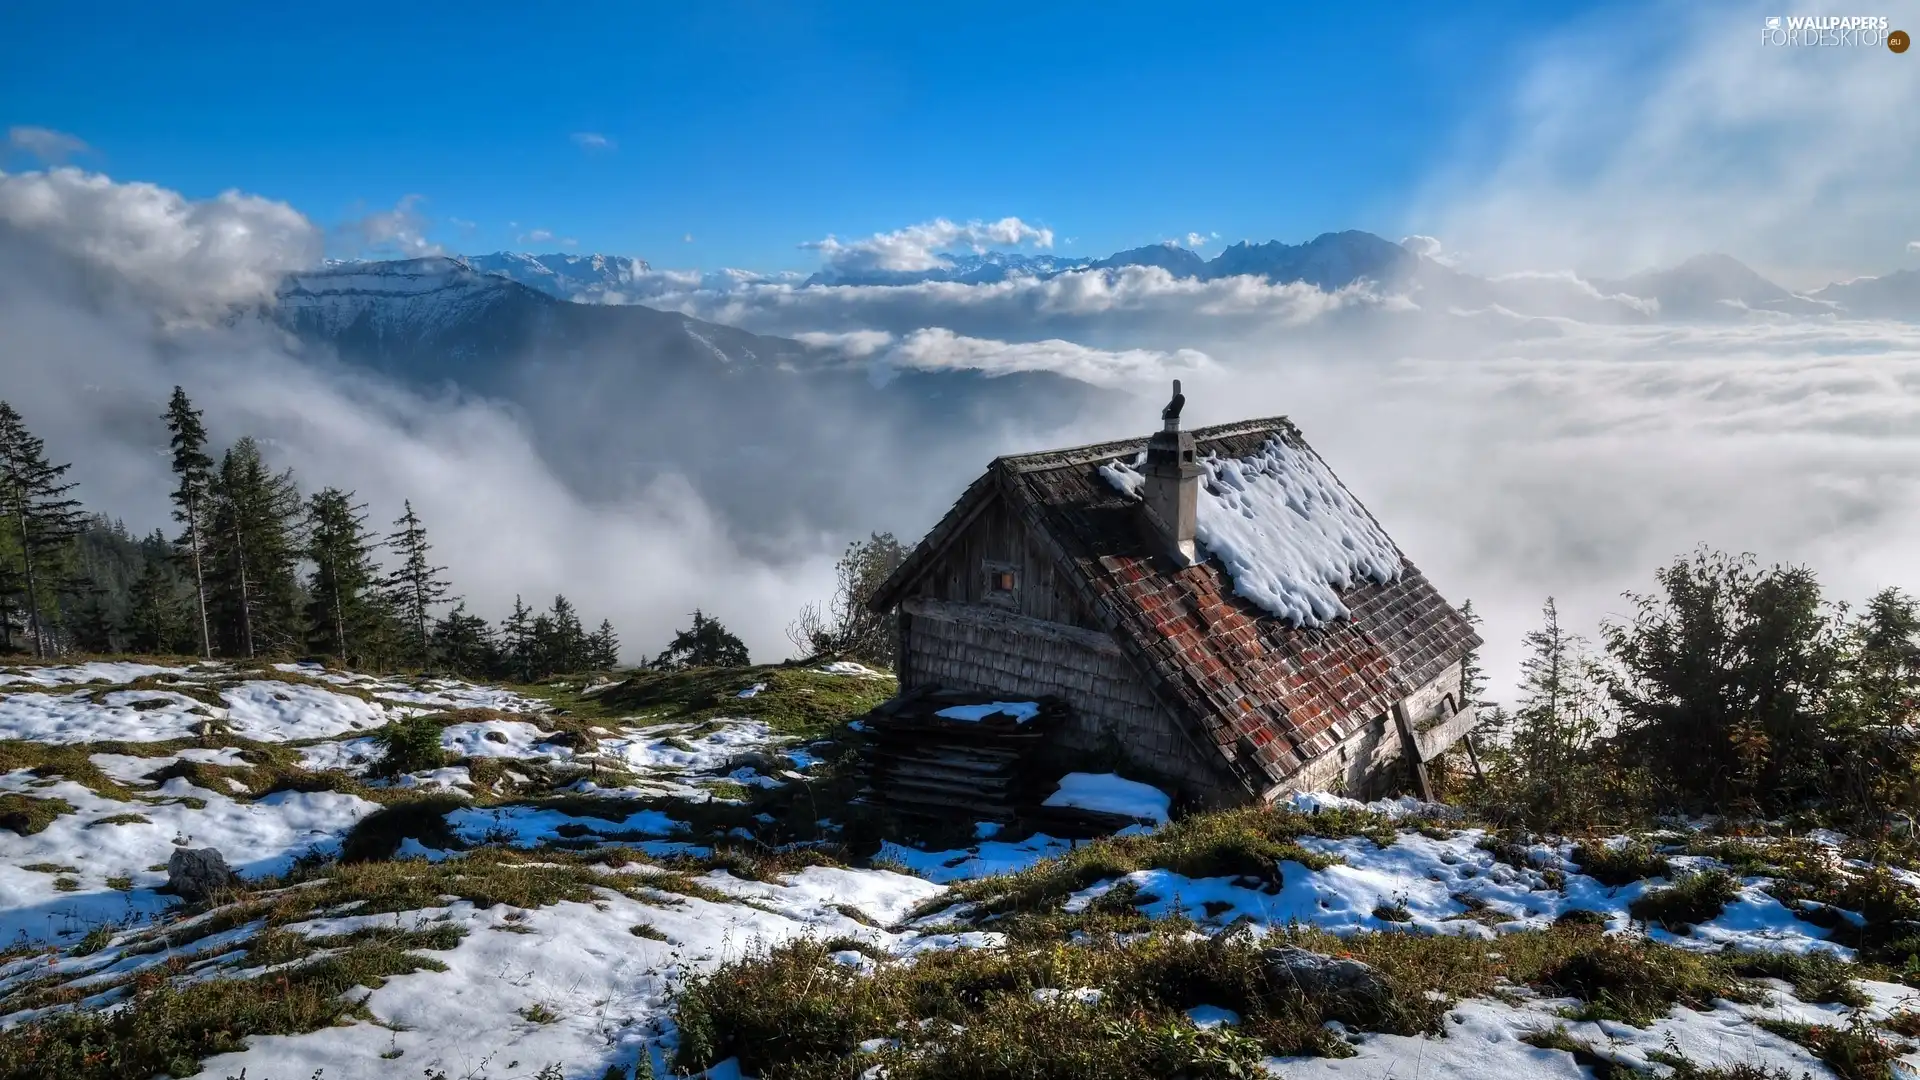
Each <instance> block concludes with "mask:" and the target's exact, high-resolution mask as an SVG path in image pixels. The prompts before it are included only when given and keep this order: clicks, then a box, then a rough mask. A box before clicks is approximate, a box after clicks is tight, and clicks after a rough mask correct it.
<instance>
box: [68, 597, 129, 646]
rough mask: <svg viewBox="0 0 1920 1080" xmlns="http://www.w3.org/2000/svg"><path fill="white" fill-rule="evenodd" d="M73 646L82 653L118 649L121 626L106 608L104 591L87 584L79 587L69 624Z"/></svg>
mask: <svg viewBox="0 0 1920 1080" xmlns="http://www.w3.org/2000/svg"><path fill="white" fill-rule="evenodd" d="M68 633H69V635H70V636H71V639H72V644H73V647H74V648H76V649H78V650H80V651H81V652H88V653H111V652H119V651H120V650H119V647H118V646H119V640H120V627H119V626H118V625H117V624H116V623H115V622H114V618H113V612H112V610H111V609H110V608H109V607H108V602H107V590H105V589H102V588H99V587H97V586H96V587H89V588H83V589H81V590H80V594H79V603H78V604H77V605H76V606H75V609H74V611H73V619H72V621H71V622H70V623H69V624H68Z"/></svg>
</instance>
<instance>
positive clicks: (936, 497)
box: [264, 258, 1124, 555]
mask: <svg viewBox="0 0 1920 1080" xmlns="http://www.w3.org/2000/svg"><path fill="white" fill-rule="evenodd" d="M264 314H265V315H266V317H268V318H270V319H271V320H272V321H273V322H274V323H275V324H277V325H278V326H280V327H281V328H283V329H284V330H286V331H288V332H290V333H291V334H292V335H293V336H295V337H296V338H297V339H299V341H301V342H303V343H305V345H306V346H307V347H310V348H316V349H322V350H327V351H331V352H334V353H337V354H338V356H339V357H340V358H341V359H342V360H344V361H346V362H348V363H350V364H354V365H357V366H362V367H367V368H372V369H374V370H378V371H382V372H385V373H387V374H389V375H392V376H394V377H396V378H399V379H401V380H403V381H405V382H408V383H411V384H415V385H425V386H431V387H444V386H446V385H448V384H451V385H452V386H454V387H456V388H459V389H461V390H464V391H469V392H477V393H479V394H482V395H485V396H487V397H491V398H497V399H504V400H506V401H509V402H511V403H512V404H513V405H514V406H515V408H516V409H517V410H518V411H519V412H520V413H522V414H523V415H524V416H525V417H526V419H527V421H528V423H527V425H526V430H527V433H528V435H529V436H530V437H531V438H533V439H534V441H535V443H536V445H537V446H538V447H539V449H540V450H541V452H542V456H543V457H544V458H545V459H546V460H547V462H548V463H549V465H550V466H551V467H552V468H554V470H555V471H556V472H557V473H558V474H559V475H560V476H561V477H562V478H563V479H564V480H565V481H567V482H568V483H569V484H570V485H572V486H574V487H575V488H576V489H578V490H581V491H588V492H595V493H605V494H606V495H607V496H608V497H617V496H618V494H619V493H621V492H626V491H631V490H634V489H636V488H637V487H639V486H641V485H645V484H647V483H649V482H652V481H654V480H658V479H661V478H663V477H667V476H678V477H683V478H685V479H687V480H688V481H690V482H692V483H693V484H694V485H695V486H696V487H697V488H698V489H699V490H700V491H701V493H702V495H703V497H704V500H705V502H706V503H707V505H709V506H711V507H713V508H715V509H716V510H718V511H719V512H720V513H722V514H723V515H724V516H725V517H726V518H727V519H728V520H729V521H731V522H733V523H734V524H735V525H737V526H739V528H740V535H739V537H738V539H739V540H740V541H741V542H742V543H745V544H748V545H749V546H751V545H753V544H756V543H762V542H764V543H766V544H768V545H769V547H768V548H767V549H766V550H764V551H759V552H758V553H760V554H763V555H778V554H779V552H780V551H782V550H784V549H783V548H781V547H780V545H781V544H783V543H785V542H787V541H788V540H790V539H791V536H792V532H791V530H793V529H796V528H800V529H807V530H813V529H820V528H827V529H839V530H845V529H848V528H855V531H857V528H856V527H855V524H854V523H857V522H859V521H862V520H870V519H871V512H872V507H871V502H870V500H871V497H872V496H871V492H872V491H874V490H876V489H880V488H882V487H883V486H884V487H885V488H886V489H887V490H898V489H900V488H902V487H903V486H906V485H903V484H902V482H901V473H902V470H903V469H906V468H908V467H909V466H908V465H906V464H904V460H905V459H903V457H902V456H901V454H900V453H899V452H897V448H903V447H913V448H914V451H915V453H917V454H923V455H935V456H938V455H941V454H959V455H961V459H960V460H961V461H962V462H963V463H964V465H965V467H966V468H973V467H975V466H977V465H978V464H980V463H982V462H984V461H986V460H987V459H988V458H990V457H991V456H992V455H993V454H994V453H997V452H999V449H1000V446H1001V444H999V443H997V442H995V440H996V439H997V438H999V437H1000V433H1002V432H1005V431H1012V430H1017V431H1022V432H1027V433H1029V437H1030V433H1031V432H1033V431H1047V430H1053V429H1056V428H1058V427H1060V426H1062V425H1066V424H1070V423H1072V422H1074V421H1076V420H1078V419H1081V418H1083V417H1085V416H1086V415H1088V414H1089V413H1091V412H1093V411H1095V410H1097V409H1101V408H1104V407H1106V406H1109V405H1111V404H1113V403H1115V402H1117V401H1119V400H1122V399H1123V397H1124V395H1121V394H1119V393H1118V392H1117V391H1110V390H1104V389H1100V388H1098V387H1095V386H1092V385H1089V384H1087V383H1083V382H1079V381H1076V380H1074V379H1071V378H1068V377H1066V376H1063V375H1056V374H1053V373H1051V372H1045V371H1032V372H1017V373H1013V374H1007V375H1001V376H989V375H987V374H985V373H983V372H980V371H968V370H941V371H917V370H896V371H893V372H891V373H890V374H891V377H890V378H887V379H884V380H883V379H876V378H874V377H872V375H871V373H870V370H869V366H868V364H867V363H865V362H861V361H855V360H853V359H850V358H848V357H846V356H843V355H841V354H839V353H837V352H835V351H832V350H825V349H813V348H809V347H808V346H806V345H803V344H801V343H800V342H797V341H793V340H790V339H787V338H779V337H770V336H764V335H759V334H751V333H748V332H746V331H744V330H739V329H736V328H734V327H730V326H722V325H719V324H717V323H710V322H703V321H701V320H699V319H695V318H691V317H689V316H686V315H681V314H677V313H673V312H665V311H657V310H654V309H653V308H648V307H643V306H640V305H637V304H623V305H609V304H582V303H572V302H569V301H565V300H559V299H555V298H554V297H552V296H548V295H546V294H545V293H542V292H539V291H536V290H535V289H533V288H530V287H528V286H525V285H521V284H519V283H518V282H515V281H511V280H509V279H507V278H505V277H501V276H498V275H494V274H487V273H482V272H480V271H478V270H476V269H474V268H473V267H472V266H470V265H468V264H467V263H466V262H465V261H463V260H459V259H450V258H433V259H410V260H403V261H397V262H387V263H359V264H338V265H333V266H330V267H327V268H324V269H321V270H316V271H312V272H308V273H302V274H296V275H293V276H291V277H289V278H288V279H287V280H286V282H285V284H284V285H283V286H282V288H281V290H280V292H279V299H278V303H277V304H275V305H274V306H273V308H272V309H271V310H270V311H269V312H266V313H264ZM916 497H924V499H925V500H927V503H928V506H927V512H929V513H931V512H933V509H934V504H936V503H942V504H943V503H944V502H946V501H949V500H951V498H952V493H951V492H948V491H945V490H943V489H940V488H937V487H933V486H928V487H927V488H926V489H925V491H924V492H919V493H918V494H917V495H916ZM756 550H757V549H756Z"/></svg>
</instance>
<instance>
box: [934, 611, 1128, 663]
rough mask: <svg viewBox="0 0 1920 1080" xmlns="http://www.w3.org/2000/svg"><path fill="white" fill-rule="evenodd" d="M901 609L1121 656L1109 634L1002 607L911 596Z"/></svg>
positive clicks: (964, 624) (965, 624)
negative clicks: (1037, 617)
mask: <svg viewBox="0 0 1920 1080" xmlns="http://www.w3.org/2000/svg"><path fill="white" fill-rule="evenodd" d="M900 607H901V610H903V611H905V612H907V613H908V614H909V615H913V616H915V617H916V618H922V619H931V620H933V621H935V622H945V623H952V624H955V625H958V626H963V627H966V628H968V629H972V630H978V631H983V632H988V633H1013V634H1022V635H1025V636H1027V637H1029V638H1032V639H1034V640H1036V641H1040V642H1055V643H1059V644H1065V645H1073V646H1076V647H1078V648H1082V649H1086V650H1089V651H1091V652H1096V653H1101V654H1104V655H1108V656H1118V655H1120V646H1119V645H1118V644H1117V643H1115V642H1114V640H1113V638H1112V637H1110V636H1108V635H1106V634H1102V633H1099V632H1097V631H1093V630H1083V629H1081V628H1080V627H1078V626H1069V625H1067V624H1066V623H1059V622H1051V621H1048V620H1046V619H1036V618H1033V617H1031V616H1028V615H1022V614H1019V613H1018V612H1013V611H1006V610H1002V609H1000V608H990V607H985V606H981V605H975V604H956V603H953V602H952V601H947V600H933V599H929V598H927V597H923V596H910V597H908V598H907V599H905V600H903V601H901V603H900Z"/></svg>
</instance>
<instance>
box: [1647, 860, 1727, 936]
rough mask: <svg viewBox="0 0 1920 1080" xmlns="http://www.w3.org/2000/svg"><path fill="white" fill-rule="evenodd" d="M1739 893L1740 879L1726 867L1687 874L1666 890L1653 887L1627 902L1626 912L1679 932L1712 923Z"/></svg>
mask: <svg viewBox="0 0 1920 1080" xmlns="http://www.w3.org/2000/svg"><path fill="white" fill-rule="evenodd" d="M1739 895H1740V882H1739V881H1737V880H1735V878H1734V876H1733V875H1732V874H1729V873H1727V872H1726V871H1725V870H1706V871H1702V872H1700V873H1696V874H1685V875H1682V876H1681V878H1680V879H1679V880H1678V881H1676V882H1674V883H1673V884H1672V885H1671V886H1669V887H1668V888H1664V889H1654V890H1652V891H1651V892H1648V893H1647V894H1645V895H1644V896H1641V897H1640V898H1639V899H1638V900H1635V901H1634V902H1633V903H1631V904H1628V905H1627V913H1628V914H1630V915H1632V916H1633V917H1634V918H1636V919H1639V920H1641V921H1642V922H1645V923H1648V924H1654V923H1658V924H1659V925H1661V926H1663V927H1666V928H1667V929H1668V930H1672V931H1674V932H1676V933H1684V932H1686V931H1687V930H1688V929H1690V928H1691V927H1693V926H1695V925H1696V924H1699V923H1703V922H1709V921H1711V920H1713V919H1714V918H1716V917H1717V916H1718V915H1719V914H1720V912H1722V911H1724V910H1725V909H1726V906H1727V904H1728V903H1729V902H1730V901H1732V900H1733V899H1734V898H1736V897H1738V896H1739Z"/></svg>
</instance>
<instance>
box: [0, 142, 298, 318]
mask: <svg viewBox="0 0 1920 1080" xmlns="http://www.w3.org/2000/svg"><path fill="white" fill-rule="evenodd" d="M0 226H4V229H0V232H4V231H6V230H12V231H14V232H15V233H17V234H18V235H20V236H21V237H23V238H25V239H27V240H29V241H31V242H34V243H39V244H44V245H46V246H47V247H50V248H52V249H53V250H54V251H56V252H58V253H60V254H63V255H66V256H70V257H71V258H73V259H75V260H77V261H78V262H79V263H80V264H82V265H85V266H89V267H91V268H93V269H95V270H101V271H108V272H111V273H112V275H113V279H114V281H115V282H116V283H118V284H119V285H122V286H124V287H127V288H129V289H131V290H132V291H133V292H134V293H136V294H137V295H138V297H139V298H140V300H141V301H142V302H143V303H145V304H150V305H153V306H155V307H158V308H160V309H162V311H163V312H164V313H165V314H167V315H168V316H169V317H177V316H182V315H186V316H205V315H212V314H217V313H219V312H222V311H224V310H225V309H227V308H228V307H230V306H232V305H234V304H241V303H247V302H251V301H257V300H261V299H264V298H266V297H269V296H271V295H272V294H273V291H274V289H275V287H276V286H277V285H278V284H279V281H280V277H281V275H283V274H285V273H286V272H288V271H291V270H298V269H303V268H305V267H308V266H312V265H313V264H314V263H316V262H318V261H319V259H320V255H321V249H322V244H321V236H320V231H319V230H318V229H316V228H315V227H314V226H313V223H312V222H310V221H308V220H307V219H306V218H305V217H303V216H302V215H301V214H300V212H299V211H297V210H295V209H293V208H292V207H291V206H288V205H287V204H286V203H282V202H274V201H272V200H269V199H262V198H259V197H257V196H253V195H242V194H240V193H239V192H235V191H228V192H225V193H223V194H221V195H218V196H216V197H214V198H211V199H199V200H189V199H186V198H184V197H182V196H181V195H180V193H178V192H176V191H170V190H167V189H165V188H161V187H157V186H155V185H153V184H145V183H126V184H122V183H115V182H114V181H113V180H111V179H109V178H107V177H106V176H103V175H100V174H98V173H88V172H82V171H81V170H79V169H74V168H56V169H50V170H48V171H46V172H30V173H21V174H17V175H11V176H9V175H7V174H4V173H0Z"/></svg>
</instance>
